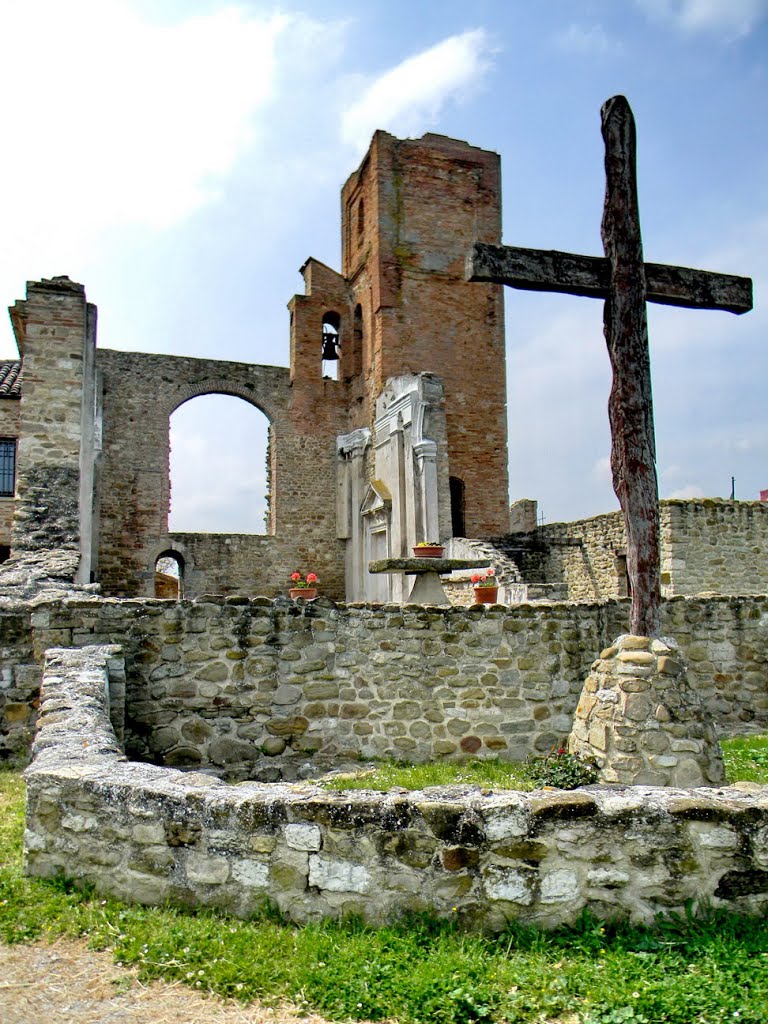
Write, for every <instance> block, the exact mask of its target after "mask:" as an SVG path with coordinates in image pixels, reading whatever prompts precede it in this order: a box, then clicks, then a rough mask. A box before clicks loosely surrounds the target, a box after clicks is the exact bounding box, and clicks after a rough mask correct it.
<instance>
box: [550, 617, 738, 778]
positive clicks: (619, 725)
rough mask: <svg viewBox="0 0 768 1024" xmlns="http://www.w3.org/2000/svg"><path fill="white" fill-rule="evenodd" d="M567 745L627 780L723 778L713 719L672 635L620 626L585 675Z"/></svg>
mask: <svg viewBox="0 0 768 1024" xmlns="http://www.w3.org/2000/svg"><path fill="white" fill-rule="evenodd" d="M568 749H569V751H570V752H571V753H572V754H576V755H577V756H578V757H581V758H584V759H585V760H592V761H594V762H595V763H596V764H597V765H598V768H599V775H598V779H599V781H600V782H618V783H620V784H621V785H624V786H682V787H685V788H690V787H696V786H722V785H723V783H724V782H725V768H724V765H723V757H722V751H721V750H720V744H719V743H718V742H717V738H716V734H715V727H714V722H713V720H712V718H711V716H710V715H708V714H707V713H706V711H705V710H704V704H703V702H702V700H701V698H700V697H699V695H698V694H697V693H696V692H695V691H694V690H692V689H691V687H690V686H689V685H688V679H687V674H686V670H685V664H684V662H683V660H682V658H681V657H680V652H679V648H678V646H677V644H676V643H675V641H674V640H671V639H666V640H661V639H659V638H658V637H655V638H653V639H651V638H650V637H645V636H632V635H631V634H624V635H623V636H620V637H618V638H617V639H616V640H614V642H613V643H612V644H611V646H610V647H606V649H605V650H604V651H603V652H602V653H601V654H600V657H599V658H598V659H597V661H595V662H594V664H593V665H592V671H591V672H590V673H589V675H588V676H587V679H586V682H585V683H584V690H583V692H582V694H581V697H580V698H579V703H578V706H577V708H576V715H575V717H574V722H573V731H572V732H571V735H570V736H569V738H568Z"/></svg>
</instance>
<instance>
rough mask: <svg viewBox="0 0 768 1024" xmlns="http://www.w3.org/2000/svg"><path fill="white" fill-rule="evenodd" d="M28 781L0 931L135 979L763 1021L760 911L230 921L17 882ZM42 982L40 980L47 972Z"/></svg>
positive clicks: (766, 955)
mask: <svg viewBox="0 0 768 1024" xmlns="http://www.w3.org/2000/svg"><path fill="white" fill-rule="evenodd" d="M23 813H24V806H23V785H22V783H21V780H20V778H19V776H18V775H15V774H11V773H0V941H3V942H6V943H15V942H27V941H30V940H33V939H36V938H41V937H52V936H56V935H75V936H83V937H85V938H86V940H87V941H89V942H90V943H91V944H92V945H93V946H94V947H97V948H108V949H111V950H112V951H113V954H114V957H115V959H116V960H117V961H118V962H119V963H122V964H125V965H132V966H135V967H136V968H137V969H138V971H139V975H140V977H141V978H142V979H143V980H149V979H152V978H165V979H167V980H180V981H182V982H184V983H185V984H187V985H190V986H192V987H193V988H196V989H199V990H202V991H206V992H210V993H213V994H219V995H226V996H231V997H234V998H237V999H239V1000H242V1001H243V1002H248V1001H250V1000H253V999H259V1000H261V1001H262V1002H264V1003H267V1004H277V1003H278V1002H280V1000H282V999H289V1000H291V1001H293V1002H294V1003H296V1004H297V1005H298V1006H299V1007H303V1008H304V1009H306V1010H307V1011H310V1010H313V1011H316V1012H319V1013H322V1014H324V1015H325V1016H326V1017H328V1018H330V1019H332V1020H350V1019H351V1020H361V1019H367V1020H384V1019H394V1020H397V1021H400V1022H401V1024H472V1022H474V1024H492V1022H496V1021H498V1022H502V1021H503V1022H508V1024H530V1022H532V1021H539V1022H544V1021H549V1022H554V1021H557V1022H558V1024H566V1022H567V1024H627V1022H629V1024H661V1022H665V1024H725V1022H729V1024H735V1022H739V1024H764V1022H765V1020H766V1007H768V921H766V920H765V919H755V918H744V917H738V916H735V915H729V914H726V913H723V912H719V911H718V912H714V911H709V912H706V911H705V912H703V913H702V914H701V915H700V916H695V915H694V914H693V912H691V913H689V914H688V915H670V916H669V917H666V918H664V919H661V920H659V922H658V925H657V927H656V928H643V927H632V926H629V925H627V924H621V923H614V924H609V923H605V922H602V921H599V920H597V919H596V918H594V917H592V916H591V915H589V914H582V916H581V917H580V919H579V920H578V922H577V923H576V924H575V925H574V926H572V927H570V928H560V929H558V930H557V931H555V932H551V933H545V932H541V931H537V930H536V929H533V928H530V927H516V926H510V927H509V928H508V929H507V930H506V931H505V932H503V933H502V934H500V935H496V936H486V935H476V934H468V933H466V932H464V931H463V930H462V928H461V925H460V922H458V921H448V922H445V921H439V920H436V919H435V918H433V917H427V916H418V917H412V918H410V919H408V920H403V921H400V922H397V923H395V924H392V925H391V926H389V927H386V928H379V929H376V928H372V927H369V926H367V925H365V924H363V923H361V922H360V921H355V920H350V921H346V922H343V923H333V922H323V923H318V924H312V925H309V926H307V927H304V928H297V927H294V926H292V925H290V924H288V923H286V922H285V921H284V920H283V919H282V917H281V916H280V914H279V913H277V912H276V911H274V910H271V909H270V908H268V907H267V908H265V909H264V911H263V912H262V913H261V914H260V915H259V916H258V917H257V918H256V919H254V920H251V921H239V920H235V919H232V918H228V917H226V916H225V915H224V914H221V913H215V912H212V911H197V912H193V911H188V910H184V909H174V908H158V909H153V908H148V907H138V906H125V905H123V904H120V903H118V902H116V901H114V900H110V899H102V898H101V897H99V896H98V895H96V894H94V893H93V892H80V891H77V890H75V889H74V888H73V887H72V886H71V885H69V884H68V883H66V882H64V881H60V882H46V881H42V880H39V879H30V878H25V877H23V875H22V873H21V835H22V830H23ZM40 983H41V984H44V979H41V981H40Z"/></svg>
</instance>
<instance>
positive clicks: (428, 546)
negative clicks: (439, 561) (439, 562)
mask: <svg viewBox="0 0 768 1024" xmlns="http://www.w3.org/2000/svg"><path fill="white" fill-rule="evenodd" d="M444 551H445V548H444V547H443V545H442V544H441V543H440V541H439V540H420V541H419V543H418V544H417V545H416V547H415V548H414V549H413V553H414V555H415V556H416V557H417V558H442V557H443V552H444Z"/></svg>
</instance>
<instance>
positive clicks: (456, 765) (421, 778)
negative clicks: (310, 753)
mask: <svg viewBox="0 0 768 1024" xmlns="http://www.w3.org/2000/svg"><path fill="white" fill-rule="evenodd" d="M458 785H468V786H481V787H482V788H487V789H533V788H534V787H533V783H532V782H531V780H530V779H529V778H528V775H527V774H526V771H525V766H524V765H522V764H520V763H519V762H518V763H509V764H508V763H506V762H504V761H499V760H497V759H496V758H494V759H492V760H488V761H480V760H472V761H462V762H458V761H428V762H425V763H424V764H403V763H401V762H399V761H377V762H373V767H366V768H361V769H360V770H359V771H356V772H343V773H342V774H340V775H335V776H332V777H331V778H329V779H326V780H325V781H324V782H323V786H324V787H325V788H326V789H336V790H346V789H373V790H380V791H382V792H386V791H387V790H389V789H392V788H394V787H399V788H400V789H409V790H411V789H426V788H427V787H428V786H458Z"/></svg>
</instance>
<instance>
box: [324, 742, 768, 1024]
mask: <svg viewBox="0 0 768 1024" xmlns="http://www.w3.org/2000/svg"><path fill="white" fill-rule="evenodd" d="M721 745H722V748H723V759H724V761H725V770H726V775H727V778H728V781H729V782H738V781H742V782H759V783H762V784H764V785H768V736H749V737H742V738H739V739H732V740H723V742H722V744H721ZM457 785H466V786H480V787H481V788H484V789H485V788H487V789H496V790H498V789H517V790H531V789H535V788H536V787H537V786H540V785H541V783H540V782H537V781H535V778H534V777H533V776H532V774H531V773H530V772H529V770H528V766H527V765H526V764H524V763H521V762H519V761H518V762H512V763H508V762H505V761H499V760H498V759H496V758H493V759H490V760H482V761H481V760H479V759H475V760H468V761H430V762H428V763H426V764H403V763H401V762H399V761H377V762H372V766H369V767H365V768H360V769H359V771H355V772H343V773H341V774H339V775H336V776H332V777H331V778H328V779H326V780H324V781H323V786H324V787H325V788H326V789H333V790H347V789H369V790H380V791H382V792H386V791H387V790H389V789H393V788H395V787H399V788H400V789H408V790H416V789H426V788H427V787H428V786H457ZM766 1019H768V1018H766Z"/></svg>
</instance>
